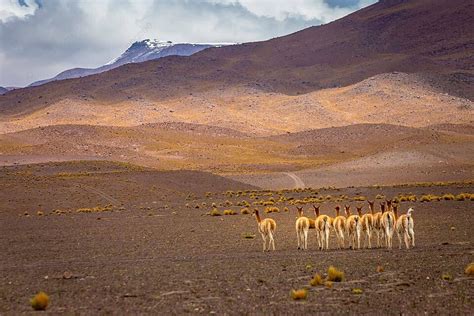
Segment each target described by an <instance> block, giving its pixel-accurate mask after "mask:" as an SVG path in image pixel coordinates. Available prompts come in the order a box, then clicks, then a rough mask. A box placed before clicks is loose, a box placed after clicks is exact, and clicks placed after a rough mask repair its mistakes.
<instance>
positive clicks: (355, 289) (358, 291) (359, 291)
mask: <svg viewBox="0 0 474 316" xmlns="http://www.w3.org/2000/svg"><path fill="white" fill-rule="evenodd" d="M362 292H363V291H362V289H360V288H354V289H352V294H358V295H360V294H362Z"/></svg>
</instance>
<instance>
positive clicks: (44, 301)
mask: <svg viewBox="0 0 474 316" xmlns="http://www.w3.org/2000/svg"><path fill="white" fill-rule="evenodd" d="M30 304H31V307H32V308H33V309H34V310H35V311H44V310H46V308H47V307H48V305H49V296H48V294H46V293H45V292H38V294H36V295H35V296H33V298H32V299H31V300H30Z"/></svg>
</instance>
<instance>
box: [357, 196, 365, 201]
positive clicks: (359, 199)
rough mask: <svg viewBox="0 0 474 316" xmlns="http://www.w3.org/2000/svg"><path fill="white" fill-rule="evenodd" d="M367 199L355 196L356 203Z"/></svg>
mask: <svg viewBox="0 0 474 316" xmlns="http://www.w3.org/2000/svg"><path fill="white" fill-rule="evenodd" d="M365 200H367V198H366V197H365V196H355V197H354V201H365Z"/></svg>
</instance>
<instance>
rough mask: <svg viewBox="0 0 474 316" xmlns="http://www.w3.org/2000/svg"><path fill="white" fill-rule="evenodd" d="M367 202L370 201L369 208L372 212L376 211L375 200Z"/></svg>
mask: <svg viewBox="0 0 474 316" xmlns="http://www.w3.org/2000/svg"><path fill="white" fill-rule="evenodd" d="M367 203H369V209H370V212H372V213H373V212H374V203H375V202H374V201H367Z"/></svg>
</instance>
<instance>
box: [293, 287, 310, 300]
mask: <svg viewBox="0 0 474 316" xmlns="http://www.w3.org/2000/svg"><path fill="white" fill-rule="evenodd" d="M290 297H291V298H292V299H294V300H295V301H298V300H305V299H306V298H307V297H308V290H307V289H299V290H291V291H290Z"/></svg>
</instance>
